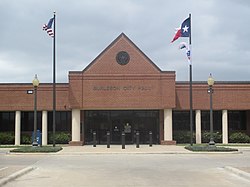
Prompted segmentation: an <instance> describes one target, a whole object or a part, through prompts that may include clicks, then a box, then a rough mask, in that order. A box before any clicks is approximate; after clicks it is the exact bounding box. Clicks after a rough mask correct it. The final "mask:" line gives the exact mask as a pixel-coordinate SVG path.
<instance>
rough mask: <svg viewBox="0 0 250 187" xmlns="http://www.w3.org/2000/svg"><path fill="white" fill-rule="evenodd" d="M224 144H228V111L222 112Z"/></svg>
mask: <svg viewBox="0 0 250 187" xmlns="http://www.w3.org/2000/svg"><path fill="white" fill-rule="evenodd" d="M222 143H223V144H228V117H227V110H222Z"/></svg>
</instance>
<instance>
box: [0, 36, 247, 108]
mask: <svg viewBox="0 0 250 187" xmlns="http://www.w3.org/2000/svg"><path fill="white" fill-rule="evenodd" d="M119 51H126V52H127V53H128V54H129V55H130V61H129V63H128V64H127V65H120V64H118V63H117V62H116V55H117V53H118V52H119ZM207 88H208V86H207V83H206V82H194V83H193V108H194V110H196V109H199V110H209V97H208V94H207ZM32 89H33V86H32V84H31V83H29V84H22V83H20V84H19V83H17V84H5V83H4V84H0V98H1V100H0V111H16V110H21V111H32V110H33V104H34V101H33V95H32V94H27V90H32ZM56 90H57V96H56V98H57V100H56V103H57V104H56V105H57V110H71V109H73V108H77V109H81V110H87V109H165V108H171V109H176V110H189V83H188V82H176V81H175V72H174V71H161V70H160V69H159V68H158V67H157V66H156V65H155V64H154V63H153V62H152V61H151V60H150V59H149V58H148V57H147V56H146V55H145V54H144V53H143V52H142V51H141V50H140V49H139V48H138V47H137V46H136V45H135V44H134V43H133V42H132V41H131V40H130V39H129V38H127V36H126V35H124V34H123V33H122V34H121V35H120V36H118V37H117V39H115V40H114V41H113V42H112V43H111V44H110V45H109V46H108V47H107V48H106V49H105V50H104V51H103V52H102V53H101V54H100V55H98V56H97V57H96V58H95V59H94V60H93V61H92V62H91V63H90V64H89V66H87V67H86V68H85V69H84V70H83V71H70V72H69V83H63V84H57V86H56ZM37 98H38V105H37V106H38V110H52V84H49V83H45V84H40V85H39V87H38V97H37ZM213 100H214V102H213V103H214V106H213V108H214V109H215V110H223V109H227V110H250V82H215V85H214V94H213Z"/></svg>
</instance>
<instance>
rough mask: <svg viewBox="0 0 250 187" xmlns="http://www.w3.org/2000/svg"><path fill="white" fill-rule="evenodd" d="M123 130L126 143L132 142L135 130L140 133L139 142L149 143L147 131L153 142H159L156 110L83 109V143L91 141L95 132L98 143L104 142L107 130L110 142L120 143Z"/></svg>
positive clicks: (157, 112)
mask: <svg viewBox="0 0 250 187" xmlns="http://www.w3.org/2000/svg"><path fill="white" fill-rule="evenodd" d="M123 131H124V133H125V140H126V144H134V143H135V142H136V141H135V138H136V132H137V131H138V132H139V133H140V144H147V143H149V132H150V131H151V132H152V134H153V136H152V137H153V143H155V144H158V143H159V111H158V110H108V111H104V110H88V111H84V132H85V136H84V137H85V143H86V144H92V143H93V132H96V139H97V143H98V144H106V142H107V132H110V138H111V144H121V134H122V132H123Z"/></svg>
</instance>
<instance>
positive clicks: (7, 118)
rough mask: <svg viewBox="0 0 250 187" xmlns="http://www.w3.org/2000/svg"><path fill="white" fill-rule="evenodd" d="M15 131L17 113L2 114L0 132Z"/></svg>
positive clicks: (0, 116) (0, 115)
mask: <svg viewBox="0 0 250 187" xmlns="http://www.w3.org/2000/svg"><path fill="white" fill-rule="evenodd" d="M14 130H15V112H0V132H4V131H14Z"/></svg>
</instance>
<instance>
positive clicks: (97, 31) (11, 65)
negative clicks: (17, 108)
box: [0, 0, 250, 82]
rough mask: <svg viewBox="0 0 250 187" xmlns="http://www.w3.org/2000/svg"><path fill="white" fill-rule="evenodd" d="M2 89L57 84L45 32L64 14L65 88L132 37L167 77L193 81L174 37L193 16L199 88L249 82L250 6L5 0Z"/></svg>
mask: <svg viewBox="0 0 250 187" xmlns="http://www.w3.org/2000/svg"><path fill="white" fill-rule="evenodd" d="M0 9H1V12H0V22H1V30H0V66H1V69H0V82H31V80H32V79H33V76H34V74H36V73H37V74H38V76H39V79H40V81H41V82H51V80H52V39H51V38H49V37H48V36H47V35H46V33H45V32H43V31H42V25H43V24H44V23H46V22H47V21H48V20H49V18H50V17H52V16H53V11H54V10H56V11H57V22H56V23H57V27H56V29H57V81H58V82H67V79H68V76H67V74H68V71H71V70H82V69H84V67H86V66H87V65H88V64H89V63H90V62H91V61H92V60H93V59H94V58H95V57H96V56H97V55H98V54H99V53H101V52H102V50H103V49H105V48H106V47H107V46H108V45H109V44H110V43H111V42H112V41H113V40H114V39H115V38H116V37H117V36H118V35H119V34H120V33H121V32H124V33H125V34H126V35H127V36H128V37H129V38H130V39H131V40H132V41H133V42H134V43H135V44H136V45H137V46H138V47H139V48H140V49H141V50H142V51H143V52H144V53H145V54H146V55H147V56H148V57H149V58H150V59H151V60H152V61H153V62H154V63H155V64H156V65H158V66H159V67H160V68H161V69H162V70H175V71H176V74H177V80H188V64H187V62H186V56H185V52H184V51H179V50H178V44H179V43H180V42H181V41H188V40H187V38H180V39H178V40H177V41H176V42H174V43H173V44H170V41H171V40H172V37H173V36H174V29H175V28H176V27H178V26H179V25H180V24H181V22H182V21H183V20H184V19H185V18H186V17H188V14H189V13H192V55H193V70H194V71H193V77H194V80H199V81H203V80H206V79H207V77H208V75H209V73H210V72H212V73H213V74H214V77H215V78H216V79H217V80H237V81H238V80H247V81H249V74H250V62H249V61H250V46H249V45H248V36H249V34H250V28H249V26H248V25H249V24H248V20H247V19H248V18H249V17H250V3H249V2H248V1H243V0H242V1H236V0H228V1H227V0H221V1H216V0H201V1H195V0H184V1H181V2H177V1H168V0H157V1H154V0H143V1H141V0H138V1H134V0H93V1H66V0H54V1H49V0H43V1H31V0H12V1H9V0H1V2H0Z"/></svg>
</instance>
